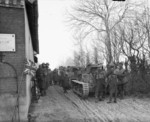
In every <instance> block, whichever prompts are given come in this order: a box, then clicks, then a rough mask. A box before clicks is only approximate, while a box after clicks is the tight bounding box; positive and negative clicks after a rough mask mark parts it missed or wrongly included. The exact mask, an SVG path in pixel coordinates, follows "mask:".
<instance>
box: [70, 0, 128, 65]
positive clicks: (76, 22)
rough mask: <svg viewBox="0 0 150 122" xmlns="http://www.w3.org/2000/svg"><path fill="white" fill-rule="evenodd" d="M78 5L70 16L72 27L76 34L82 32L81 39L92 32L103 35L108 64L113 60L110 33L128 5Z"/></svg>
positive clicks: (91, 0)
mask: <svg viewBox="0 0 150 122" xmlns="http://www.w3.org/2000/svg"><path fill="white" fill-rule="evenodd" d="M78 3H79V4H78V6H77V7H75V8H74V10H75V13H74V14H70V21H71V22H72V25H73V26H75V27H76V32H82V34H83V37H86V36H87V35H89V34H90V33H92V32H98V33H103V36H104V38H105V46H106V48H105V49H106V52H107V54H108V55H107V61H108V63H110V62H111V61H112V60H113V58H112V57H113V56H112V49H111V38H110V37H111V35H110V33H111V31H112V30H113V28H114V27H115V26H116V25H117V24H118V23H120V22H121V21H122V20H123V19H124V18H125V16H126V13H127V11H128V10H129V5H128V4H127V3H118V2H113V1H112V0H79V1H78ZM120 6H121V7H120Z"/></svg>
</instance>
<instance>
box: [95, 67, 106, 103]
mask: <svg viewBox="0 0 150 122" xmlns="http://www.w3.org/2000/svg"><path fill="white" fill-rule="evenodd" d="M104 91H105V77H104V69H103V67H102V68H101V69H100V68H99V69H98V70H97V74H96V89H95V98H96V100H95V102H98V101H102V100H103V95H104Z"/></svg>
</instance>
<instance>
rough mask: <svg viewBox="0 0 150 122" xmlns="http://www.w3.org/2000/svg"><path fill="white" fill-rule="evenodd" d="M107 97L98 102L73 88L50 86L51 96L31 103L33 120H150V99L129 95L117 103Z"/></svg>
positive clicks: (90, 121) (84, 121)
mask: <svg viewBox="0 0 150 122" xmlns="http://www.w3.org/2000/svg"><path fill="white" fill-rule="evenodd" d="M107 101H108V100H107V99H106V100H105V101H102V102H98V103H95V101H94V98H92V97H89V98H88V99H87V100H82V99H80V97H78V96H77V95H76V94H74V93H73V92H72V91H71V90H70V91H68V93H66V94H64V93H63V90H62V88H61V87H59V86H50V87H49V89H48V91H47V95H46V96H44V97H41V98H40V100H39V102H38V103H34V104H32V105H31V109H30V112H31V115H32V119H31V121H32V122H150V99H149V98H143V99H138V98H125V99H124V100H118V103H117V104H114V103H112V104H107Z"/></svg>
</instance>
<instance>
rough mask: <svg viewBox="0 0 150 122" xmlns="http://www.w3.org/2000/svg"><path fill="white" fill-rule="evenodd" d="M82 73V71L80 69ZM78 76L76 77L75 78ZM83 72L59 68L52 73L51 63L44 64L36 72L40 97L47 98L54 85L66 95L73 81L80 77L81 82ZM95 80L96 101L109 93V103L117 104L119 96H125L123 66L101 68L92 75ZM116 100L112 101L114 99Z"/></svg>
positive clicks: (120, 64)
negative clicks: (47, 93)
mask: <svg viewBox="0 0 150 122" xmlns="http://www.w3.org/2000/svg"><path fill="white" fill-rule="evenodd" d="M80 71H81V69H80ZM75 75H76V76H75ZM81 75H82V71H81V72H79V71H78V73H75V72H73V71H72V69H71V68H70V67H67V68H66V67H59V68H58V69H54V70H53V71H51V69H50V68H49V63H42V64H41V65H39V68H38V69H37V71H36V84H37V87H38V88H39V93H40V96H45V95H46V91H47V89H48V87H49V86H50V85H52V84H54V85H59V86H61V87H62V88H63V91H64V93H67V90H68V89H70V88H71V80H72V79H75V78H76V77H78V79H79V80H81V77H82V76H81ZM92 75H93V78H94V80H95V101H96V102H98V101H101V100H103V99H104V98H105V96H106V94H107V92H109V101H108V103H111V102H115V103H116V102H117V96H118V95H120V96H121V97H123V96H124V91H125V90H124V86H125V85H124V84H125V82H124V80H123V79H124V76H125V70H124V69H123V64H122V63H119V64H118V65H114V64H109V65H108V66H107V70H104V68H100V69H98V70H96V72H94V73H92ZM113 97H114V100H113V101H112V98H113Z"/></svg>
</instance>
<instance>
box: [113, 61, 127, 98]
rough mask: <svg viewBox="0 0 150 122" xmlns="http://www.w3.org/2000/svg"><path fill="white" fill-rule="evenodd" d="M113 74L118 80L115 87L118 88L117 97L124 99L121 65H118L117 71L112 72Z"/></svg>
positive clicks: (123, 71)
mask: <svg viewBox="0 0 150 122" xmlns="http://www.w3.org/2000/svg"><path fill="white" fill-rule="evenodd" d="M114 73H115V74H116V75H117V79H118V83H117V87H118V95H120V96H121V98H122V99H123V97H124V86H125V84H124V81H123V78H124V76H125V74H124V73H125V69H123V63H119V64H118V66H117V69H116V70H115V71H114Z"/></svg>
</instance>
